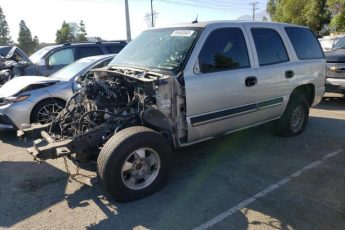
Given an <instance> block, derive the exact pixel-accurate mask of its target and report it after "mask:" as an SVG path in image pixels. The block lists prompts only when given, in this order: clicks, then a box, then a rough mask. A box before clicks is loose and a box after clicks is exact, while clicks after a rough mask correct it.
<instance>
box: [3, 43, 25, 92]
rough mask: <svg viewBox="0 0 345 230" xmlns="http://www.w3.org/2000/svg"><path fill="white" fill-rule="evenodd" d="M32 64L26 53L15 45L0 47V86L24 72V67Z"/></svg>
mask: <svg viewBox="0 0 345 230" xmlns="http://www.w3.org/2000/svg"><path fill="white" fill-rule="evenodd" d="M30 65H32V62H31V61H30V59H29V58H28V57H27V56H26V54H25V53H24V52H23V51H22V50H21V49H20V48H18V47H16V46H13V47H11V46H1V47H0V86H2V85H3V84H5V83H6V82H7V81H9V80H11V79H12V78H14V77H16V76H21V75H23V74H24V70H25V68H26V67H28V66H30Z"/></svg>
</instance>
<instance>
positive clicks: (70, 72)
mask: <svg viewBox="0 0 345 230" xmlns="http://www.w3.org/2000/svg"><path fill="white" fill-rule="evenodd" d="M94 62H95V59H94V58H83V59H80V60H78V61H76V62H73V63H72V64H69V65H68V66H66V67H64V68H62V69H61V70H59V71H57V72H56V73H54V74H52V75H50V76H49V77H51V78H54V79H58V80H62V81H69V80H70V79H71V78H73V77H74V76H76V75H77V74H78V73H79V72H80V71H82V70H83V69H85V68H87V67H88V66H89V65H91V63H94Z"/></svg>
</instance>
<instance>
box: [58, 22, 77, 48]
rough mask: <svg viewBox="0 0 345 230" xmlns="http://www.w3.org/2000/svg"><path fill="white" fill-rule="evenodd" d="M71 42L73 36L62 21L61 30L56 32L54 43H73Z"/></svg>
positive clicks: (66, 24)
mask: <svg viewBox="0 0 345 230" xmlns="http://www.w3.org/2000/svg"><path fill="white" fill-rule="evenodd" d="M73 41H74V36H73V34H72V31H71V28H70V26H69V25H68V23H66V22H65V21H63V23H62V26H61V28H60V29H59V30H58V31H56V39H55V42H56V43H57V44H61V43H66V42H73Z"/></svg>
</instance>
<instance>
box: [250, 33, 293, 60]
mask: <svg viewBox="0 0 345 230" xmlns="http://www.w3.org/2000/svg"><path fill="white" fill-rule="evenodd" d="M251 32H252V35H253V39H254V43H255V48H256V52H257V54H258V58H259V64H260V66H263V65H271V64H277V63H282V62H287V61H289V57H288V54H287V52H286V48H285V46H284V43H283V40H282V38H281V37H280V35H279V34H278V32H277V31H275V30H274V29H268V28H252V29H251Z"/></svg>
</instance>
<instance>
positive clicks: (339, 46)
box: [333, 37, 345, 49]
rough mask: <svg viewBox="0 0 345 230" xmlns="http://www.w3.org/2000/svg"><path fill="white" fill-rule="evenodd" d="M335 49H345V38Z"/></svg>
mask: <svg viewBox="0 0 345 230" xmlns="http://www.w3.org/2000/svg"><path fill="white" fill-rule="evenodd" d="M333 48H334V49H342V48H345V37H343V38H342V39H340V40H339V41H338V42H337V43H336V44H335V46H334V47H333Z"/></svg>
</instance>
